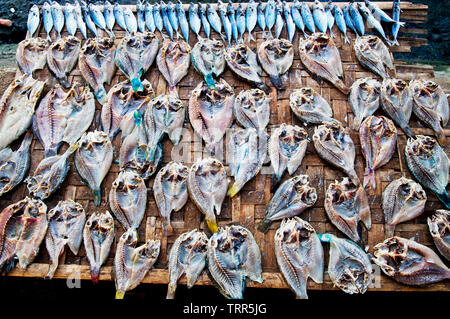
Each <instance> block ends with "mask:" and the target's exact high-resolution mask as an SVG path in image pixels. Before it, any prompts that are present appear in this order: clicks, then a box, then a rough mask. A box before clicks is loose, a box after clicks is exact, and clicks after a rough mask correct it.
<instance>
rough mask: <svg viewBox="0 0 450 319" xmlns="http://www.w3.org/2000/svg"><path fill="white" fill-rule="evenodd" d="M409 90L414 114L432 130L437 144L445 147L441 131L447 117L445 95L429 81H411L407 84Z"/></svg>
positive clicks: (444, 139) (442, 131)
mask: <svg viewBox="0 0 450 319" xmlns="http://www.w3.org/2000/svg"><path fill="white" fill-rule="evenodd" d="M409 90H410V91H411V95H412V99H413V107H412V109H413V112H414V114H415V115H416V116H417V117H418V118H419V119H421V120H422V121H423V122H425V124H427V125H428V126H429V127H431V128H432V129H433V131H434V134H435V135H436V136H437V138H438V141H439V144H441V145H442V146H445V145H447V139H446V137H445V133H444V130H443V127H444V126H446V125H447V123H448V117H449V108H448V99H447V95H446V94H445V93H444V91H443V90H442V89H441V87H440V86H439V84H437V83H436V82H433V81H431V80H413V81H411V82H409Z"/></svg>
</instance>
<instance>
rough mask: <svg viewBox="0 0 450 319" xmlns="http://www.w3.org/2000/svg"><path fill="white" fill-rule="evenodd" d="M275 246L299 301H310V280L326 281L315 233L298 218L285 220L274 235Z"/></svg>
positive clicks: (279, 260) (287, 278)
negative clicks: (307, 290)
mask: <svg viewBox="0 0 450 319" xmlns="http://www.w3.org/2000/svg"><path fill="white" fill-rule="evenodd" d="M274 246H275V256H276V258H277V264H278V267H279V268H280V270H281V273H282V274H283V277H284V278H285V279H286V281H287V282H288V284H289V286H290V287H291V289H292V290H293V291H294V292H295V295H296V297H297V298H298V299H308V295H307V293H306V285H307V281H308V278H309V277H310V278H311V279H312V280H314V281H315V282H316V283H322V282H323V264H324V257H323V248H322V244H321V243H320V240H319V238H318V236H317V234H316V231H315V230H314V228H313V227H312V226H311V225H310V224H309V223H308V222H306V221H304V220H303V219H301V218H299V217H297V216H294V217H292V218H289V219H284V220H283V221H282V222H281V225H280V228H278V229H277V231H276V233H275V237H274Z"/></svg>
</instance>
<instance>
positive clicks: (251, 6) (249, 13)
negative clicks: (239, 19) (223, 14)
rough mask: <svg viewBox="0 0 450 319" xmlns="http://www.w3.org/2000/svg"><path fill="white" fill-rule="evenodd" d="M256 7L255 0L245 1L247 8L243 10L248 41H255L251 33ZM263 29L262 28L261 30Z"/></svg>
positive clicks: (255, 17) (255, 18)
mask: <svg viewBox="0 0 450 319" xmlns="http://www.w3.org/2000/svg"><path fill="white" fill-rule="evenodd" d="M257 8H258V5H257V4H256V2H255V0H250V1H249V2H248V3H247V8H246V10H245V25H246V27H247V31H248V42H249V43H250V41H255V42H256V40H255V38H254V37H253V35H252V32H253V30H254V29H255V26H256V23H257V20H258V17H257ZM263 31H264V30H263Z"/></svg>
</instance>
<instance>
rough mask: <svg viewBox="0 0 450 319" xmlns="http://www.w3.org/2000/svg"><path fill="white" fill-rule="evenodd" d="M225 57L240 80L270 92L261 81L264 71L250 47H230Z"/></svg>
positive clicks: (243, 45)
mask: <svg viewBox="0 0 450 319" xmlns="http://www.w3.org/2000/svg"><path fill="white" fill-rule="evenodd" d="M224 55H225V60H226V61H227V64H228V66H229V67H230V69H231V71H233V72H234V73H235V74H236V75H237V76H238V77H239V78H241V79H243V80H245V81H247V82H249V83H250V84H252V85H254V86H256V87H257V88H259V89H261V90H263V91H265V92H270V88H269V87H267V85H266V83H264V82H263V80H262V79H261V74H262V69H261V67H260V66H259V64H258V60H257V56H256V54H255V53H254V52H253V51H252V50H250V48H249V47H248V46H246V45H245V44H237V45H234V46H231V47H228V48H227V49H226V50H225V51H224Z"/></svg>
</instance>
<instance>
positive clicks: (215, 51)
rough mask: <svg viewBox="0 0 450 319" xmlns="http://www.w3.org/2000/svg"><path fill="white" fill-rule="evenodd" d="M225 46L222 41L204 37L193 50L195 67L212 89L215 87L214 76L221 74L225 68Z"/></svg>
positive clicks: (192, 58) (192, 56)
mask: <svg viewBox="0 0 450 319" xmlns="http://www.w3.org/2000/svg"><path fill="white" fill-rule="evenodd" d="M224 55H225V48H224V45H223V43H222V42H221V41H218V40H214V39H212V40H209V39H202V40H200V41H198V42H197V43H196V44H195V45H194V47H193V48H192V51H191V60H192V64H193V65H194V68H195V69H196V70H197V71H198V72H200V73H201V74H202V75H203V76H204V78H205V81H206V83H207V84H208V87H209V88H210V89H215V88H216V84H215V82H214V78H213V76H214V75H215V76H219V75H220V74H222V72H223V71H224V70H225V65H226V63H225V57H224Z"/></svg>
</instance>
